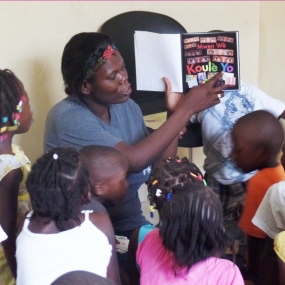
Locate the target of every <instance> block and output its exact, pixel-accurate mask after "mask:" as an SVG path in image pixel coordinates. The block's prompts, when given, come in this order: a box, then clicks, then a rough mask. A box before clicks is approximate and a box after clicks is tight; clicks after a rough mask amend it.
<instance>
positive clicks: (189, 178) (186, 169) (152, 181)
mask: <svg viewBox="0 0 285 285" xmlns="http://www.w3.org/2000/svg"><path fill="white" fill-rule="evenodd" d="M186 182H188V183H192V184H200V185H204V184H206V182H205V180H204V179H203V175H202V172H201V171H200V169H199V168H198V167H197V166H196V164H194V163H191V162H189V160H188V159H187V158H186V157H184V158H182V159H181V160H180V159H176V160H172V159H166V160H164V163H163V165H162V166H161V167H157V168H156V169H154V171H153V172H152V173H151V176H150V178H149V181H148V192H149V199H150V205H151V206H155V208H156V209H157V210H158V211H160V210H161V209H162V208H163V205H164V203H165V202H166V201H167V200H169V199H170V198H171V197H172V195H173V194H175V191H176V189H179V187H180V186H183V185H184V184H185V183H186Z"/></svg>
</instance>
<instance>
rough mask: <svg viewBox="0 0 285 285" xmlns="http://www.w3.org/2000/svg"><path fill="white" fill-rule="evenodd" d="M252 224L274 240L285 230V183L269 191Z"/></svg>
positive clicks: (276, 185)
mask: <svg viewBox="0 0 285 285" xmlns="http://www.w3.org/2000/svg"><path fill="white" fill-rule="evenodd" d="M252 222H253V224H255V225H256V226H257V227H259V228H260V229H261V230H263V231H264V232H265V233H266V234H267V235H268V236H269V237H270V238H272V239H274V238H275V237H276V236H277V235H278V234H279V233H280V232H282V231H284V230H285V181H281V182H279V183H276V184H273V185H272V186H271V187H270V188H269V189H268V191H267V192H266V194H265V196H264V198H263V200H262V202H261V204H260V205H259V207H258V209H257V211H256V213H255V215H254V217H253V219H252Z"/></svg>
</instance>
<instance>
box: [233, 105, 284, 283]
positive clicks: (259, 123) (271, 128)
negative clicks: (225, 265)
mask: <svg viewBox="0 0 285 285" xmlns="http://www.w3.org/2000/svg"><path fill="white" fill-rule="evenodd" d="M232 139H233V143H234V148H233V152H232V159H233V160H234V161H235V163H236V166H237V167H239V168H240V169H241V170H242V171H244V172H245V173H248V172H252V171H255V170H258V172H257V173H256V174H255V175H254V176H253V177H252V178H251V179H250V180H249V182H248V184H247V195H246V199H245V205H244V209H243V212H242V215H241V218H240V221H239V226H240V228H241V229H242V230H243V231H244V232H245V233H246V235H247V237H248V278H251V279H252V281H256V278H258V272H259V273H262V272H260V270H258V263H259V260H260V255H261V252H262V250H263V247H264V241H265V237H266V234H265V233H264V232H263V231H262V230H260V229H259V228H258V227H256V226H255V225H254V224H253V223H252V221H251V220H252V218H253V216H254V214H255V212H256V210H257V208H258V206H259V205H260V203H261V201H262V199H263V197H264V195H265V193H266V191H267V189H268V188H269V187H270V186H271V185H272V184H274V183H277V182H279V181H281V180H284V179H285V173H284V169H283V167H282V165H281V164H280V163H279V162H278V159H277V156H278V154H279V152H280V150H281V147H282V143H283V140H284V132H283V129H282V126H281V124H280V123H279V122H278V120H277V119H276V118H275V117H274V116H273V115H272V114H271V113H269V112H267V111H262V110H259V111H254V112H252V113H249V114H247V115H245V116H243V117H241V118H240V119H239V120H238V121H237V123H236V124H235V125H234V127H233V130H232Z"/></svg>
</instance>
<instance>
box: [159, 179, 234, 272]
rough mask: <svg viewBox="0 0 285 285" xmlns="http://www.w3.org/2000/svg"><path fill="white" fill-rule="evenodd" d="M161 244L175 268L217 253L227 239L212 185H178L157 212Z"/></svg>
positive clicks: (225, 244) (225, 243)
mask: <svg viewBox="0 0 285 285" xmlns="http://www.w3.org/2000/svg"><path fill="white" fill-rule="evenodd" d="M160 221H161V222H160V236H161V238H162V243H163V246H164V247H165V248H166V249H167V250H169V251H170V252H172V253H173V260H174V265H175V266H174V272H175V273H176V272H177V271H179V269H182V268H183V269H185V268H187V269H188V270H189V269H190V268H191V266H193V265H194V264H196V263H197V262H200V261H203V260H205V259H207V258H209V257H218V256H219V255H222V253H223V252H224V251H225V249H226V247H227V245H228V244H229V242H230V240H231V239H230V237H229V235H228V234H227V233H226V232H225V230H224V227H223V212H222V206H221V203H220V201H219V198H218V197H217V195H216V194H215V193H214V192H213V190H212V189H210V188H209V187H206V186H204V185H201V184H192V183H186V184H184V185H183V186H181V185H180V188H179V190H178V191H177V192H176V194H175V195H174V196H173V198H172V199H171V200H170V201H169V202H168V203H165V206H164V207H163V209H162V211H161V214H160Z"/></svg>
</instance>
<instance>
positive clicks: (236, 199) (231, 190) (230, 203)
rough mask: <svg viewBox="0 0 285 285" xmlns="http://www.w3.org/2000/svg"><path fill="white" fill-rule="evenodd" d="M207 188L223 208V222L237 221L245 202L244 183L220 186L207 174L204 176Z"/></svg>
mask: <svg viewBox="0 0 285 285" xmlns="http://www.w3.org/2000/svg"><path fill="white" fill-rule="evenodd" d="M205 180H206V181H207V185H208V187H210V188H211V189H213V191H214V192H215V193H216V194H217V195H218V196H219V199H220V201H221V203H222V206H223V216H224V220H227V221H238V219H239V217H240V215H241V211H242V208H243V206H244V201H245V186H246V183H245V182H240V183H234V184H231V185H223V184H220V183H219V182H218V181H217V180H215V179H214V178H213V177H212V176H211V175H209V174H208V173H206V174H205Z"/></svg>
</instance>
